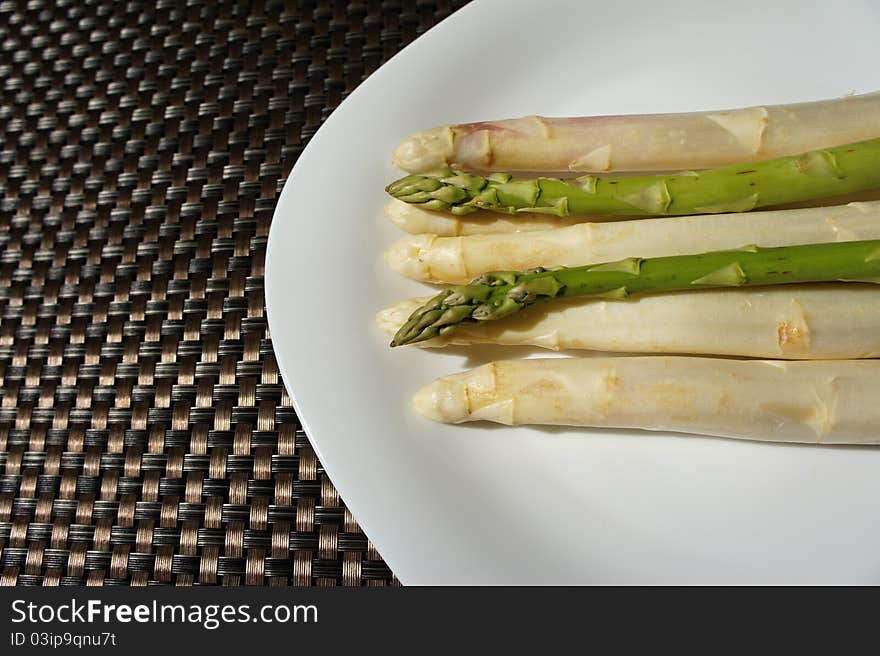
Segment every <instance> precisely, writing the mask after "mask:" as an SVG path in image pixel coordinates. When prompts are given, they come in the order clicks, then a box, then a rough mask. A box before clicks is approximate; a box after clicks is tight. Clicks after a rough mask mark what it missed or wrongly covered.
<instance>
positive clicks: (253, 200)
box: [0, 0, 464, 585]
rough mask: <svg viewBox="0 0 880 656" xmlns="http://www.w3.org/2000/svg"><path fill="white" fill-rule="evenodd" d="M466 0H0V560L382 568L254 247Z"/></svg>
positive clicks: (121, 579) (235, 577) (367, 580)
mask: <svg viewBox="0 0 880 656" xmlns="http://www.w3.org/2000/svg"><path fill="white" fill-rule="evenodd" d="M462 4H464V3H463V2H461V1H459V0H414V1H410V2H403V1H392V0H386V1H384V2H379V1H374V0H370V1H368V2H347V3H346V2H317V3H316V2H313V1H309V0H302V1H299V2H292V1H289V2H267V3H263V2H260V1H255V2H251V1H248V2H240V3H235V2H223V1H221V0H205V1H204V2H203V1H201V0H195V1H194V0H152V1H143V2H141V1H131V2H122V1H120V2H113V1H112V0H104V1H99V2H96V1H94V0H54V1H52V0H27V1H24V0H23V1H21V2H9V1H0V93H2V103H0V379H2V403H0V583H2V584H4V585H13V584H19V585H59V584H61V585H82V584H86V585H111V584H123V585H127V584H131V585H144V584H149V583H156V582H157V583H169V584H178V585H190V584H199V583H201V584H222V585H288V584H293V585H310V584H313V585H334V584H343V585H361V584H379V585H383V584H388V583H392V582H394V581H395V579H394V578H393V576H392V573H391V572H390V571H389V569H388V567H387V566H386V565H385V563H384V562H383V561H382V559H381V557H380V556H379V554H378V553H377V552H376V550H375V549H374V548H373V547H372V545H371V544H370V542H369V541H368V540H367V538H366V537H365V536H364V534H363V533H362V532H361V530H360V528H359V527H358V525H357V522H356V520H355V518H354V517H352V515H351V513H349V511H348V510H347V509H346V507H345V505H344V503H343V502H342V501H341V500H340V498H339V495H338V494H337V493H336V491H335V489H334V488H333V484H332V483H331V482H330V480H329V479H328V478H327V476H326V475H325V474H324V471H323V468H322V466H321V463H320V462H318V460H317V459H316V457H315V453H314V451H312V449H311V447H310V446H309V443H308V441H307V439H306V436H305V434H304V433H303V432H302V430H301V428H300V426H299V424H298V423H297V418H296V415H295V414H294V411H293V408H292V406H291V403H290V399H289V398H288V396H287V394H286V392H285V390H284V388H283V386H282V383H281V379H280V377H279V374H278V367H277V364H276V362H275V358H274V355H273V353H272V342H271V339H270V336H269V332H268V328H267V324H266V318H265V311H264V296H263V263H264V259H265V253H266V240H267V235H268V232H269V223H270V221H271V217H272V212H273V210H274V208H275V201H276V198H277V196H278V194H279V192H280V191H281V188H282V185H283V183H284V180H285V177H286V176H287V174H288V172H289V171H290V169H291V167H292V166H293V163H294V161H295V160H296V158H297V156H298V154H299V153H300V152H301V151H302V149H303V147H304V145H305V144H306V143H307V142H308V140H309V138H310V137H311V136H312V135H313V134H314V133H315V131H316V130H317V129H318V127H319V126H320V124H321V122H322V121H323V120H324V119H325V118H326V117H327V116H328V115H329V113H330V112H331V111H332V109H333V108H334V107H336V105H338V104H339V102H340V101H341V100H342V99H343V97H344V96H345V95H346V94H347V93H349V92H350V91H351V90H352V89H353V88H354V87H355V86H357V84H358V83H359V82H360V81H361V80H362V79H363V78H364V77H365V76H367V75H369V74H370V73H371V72H372V71H374V70H375V69H376V68H377V67H378V66H379V65H380V64H381V63H382V62H383V61H384V60H385V59H387V58H388V57H390V56H391V55H393V54H394V53H395V52H396V51H397V50H399V49H400V48H401V47H402V46H403V45H405V44H406V43H408V42H410V41H411V40H412V39H413V38H415V37H416V36H417V35H418V34H420V33H421V32H423V31H424V30H426V29H427V28H429V27H430V26H431V25H433V24H434V23H436V22H437V21H438V20H440V19H442V18H444V17H446V16H447V15H448V14H449V13H451V11H452V10H454V9H455V8H457V7H458V6H460V5H462Z"/></svg>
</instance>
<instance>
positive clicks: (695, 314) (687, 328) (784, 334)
mask: <svg viewBox="0 0 880 656" xmlns="http://www.w3.org/2000/svg"><path fill="white" fill-rule="evenodd" d="M426 300H427V298H414V299H409V300H407V301H403V302H401V303H397V304H395V305H392V306H389V307H387V308H385V309H384V310H382V311H381V312H379V313H378V314H377V315H376V322H377V323H378V325H379V327H380V328H381V329H382V330H383V331H385V332H386V333H388V334H389V335H393V334H394V333H396V332H397V330H398V329H399V328H400V326H402V325H403V323H404V322H405V321H406V320H407V318H408V317H409V316H410V314H412V312H413V311H414V310H415V309H416V308H418V307H420V306H421V305H422V304H423V303H424V302H425V301H426ZM469 344H501V345H505V346H521V345H528V346H539V347H542V348H547V349H552V350H559V349H591V350H594V351H616V352H625V353H692V354H699V355H729V356H742V357H754V358H785V359H793V360H802V359H813V360H815V359H851V358H852V359H854V358H875V357H880V286H877V285H857V284H852V283H849V284H827V285H786V286H779V287H764V288H753V289H712V290H702V291H696V292H681V293H674V294H657V295H654V296H643V297H640V298H635V299H628V300H614V301H606V300H601V299H599V300H597V299H589V298H570V299H562V300H559V301H556V302H554V303H552V304H547V305H538V306H532V307H530V308H526V309H525V310H522V311H521V312H518V313H516V314H514V315H512V316H510V317H508V318H506V319H505V320H504V321H482V322H478V323H465V324H461V325H460V326H459V327H458V328H457V329H456V330H454V331H453V332H452V333H450V334H449V335H448V336H445V337H436V338H434V339H431V340H428V341H426V342H420V343H419V346H424V347H433V348H440V347H443V346H447V345H469ZM878 429H880V427H878Z"/></svg>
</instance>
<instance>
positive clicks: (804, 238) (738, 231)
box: [385, 201, 880, 284]
mask: <svg viewBox="0 0 880 656" xmlns="http://www.w3.org/2000/svg"><path fill="white" fill-rule="evenodd" d="M878 238H880V201H871V202H865V203H849V204H847V205H839V206H834V207H811V208H807V209H796V210H775V211H766V212H749V213H746V214H715V215H712V216H700V217H671V218H662V219H650V220H639V221H617V222H613V223H578V224H575V225H571V226H567V227H565V228H554V229H552V230H540V231H535V232H523V233H507V234H491V235H468V236H461V237H437V236H436V235H409V236H406V237H403V238H402V239H400V240H398V241H397V242H395V243H394V244H392V245H391V247H390V248H389V249H388V250H387V251H385V261H386V262H387V263H388V265H389V266H390V267H391V268H392V269H394V270H395V271H397V272H398V273H401V274H402V275H404V276H407V277H409V278H413V279H415V280H423V281H426V282H442V283H451V284H464V283H467V282H468V281H470V280H472V279H473V278H474V277H476V276H478V275H480V274H482V273H485V272H487V271H523V270H526V269H531V268H533V267H537V266H546V267H551V266H582V265H586V264H596V263H600V262H610V261H613V260H619V259H622V258H625V257H659V256H666V255H689V254H694V253H703V252H707V251H717V250H725V249H731V248H740V247H742V246H745V245H748V244H755V245H757V246H764V247H772V246H793V245H797V244H811V243H825V242H832V241H856V240H861V239H878Z"/></svg>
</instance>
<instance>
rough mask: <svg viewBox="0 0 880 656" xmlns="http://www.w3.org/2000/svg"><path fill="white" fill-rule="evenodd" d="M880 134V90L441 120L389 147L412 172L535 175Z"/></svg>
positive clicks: (774, 152) (719, 162)
mask: <svg viewBox="0 0 880 656" xmlns="http://www.w3.org/2000/svg"><path fill="white" fill-rule="evenodd" d="M875 137H880V93H871V94H866V95H860V96H848V97H845V98H835V99H831V100H822V101H818V102H809V103H798V104H789V105H775V106H773V105H770V106H762V107H749V108H745V109H734V110H722V111H711V112H690V113H680V114H647V115H627V116H593V117H577V118H544V117H540V116H528V117H525V118H518V119H507V120H502V121H487V122H482V123H465V124H460V125H447V126H442V127H437V128H432V129H430V130H425V131H423V132H418V133H416V134H414V135H412V136H410V137H409V138H407V139H406V140H404V141H403V142H402V143H401V144H400V145H399V146H398V147H397V149H396V150H395V151H394V154H393V156H392V161H393V162H394V164H395V165H396V166H398V167H399V168H402V169H404V170H406V171H409V172H412V173H418V172H422V171H427V170H430V169H437V168H443V167H447V166H452V167H455V168H463V169H472V170H481V171H489V170H491V171H506V172H519V171H529V172H540V173H543V174H545V175H546V174H548V173H554V174H566V173H572V172H575V173H602V172H606V171H663V170H675V169H692V168H708V167H714V166H723V165H725V164H736V163H740V162H749V161H758V160H763V159H771V158H774V157H783V156H786V155H795V154H797V153H803V152H807V151H809V150H815V149H818V148H826V147H829V146H837V145H840V144H845V143H851V142H855V141H862V140H865V139H871V138H875Z"/></svg>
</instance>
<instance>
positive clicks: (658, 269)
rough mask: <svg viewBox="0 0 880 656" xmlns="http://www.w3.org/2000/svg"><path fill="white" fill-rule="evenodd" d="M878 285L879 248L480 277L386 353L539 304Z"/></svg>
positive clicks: (784, 250) (435, 301) (774, 251)
mask: <svg viewBox="0 0 880 656" xmlns="http://www.w3.org/2000/svg"><path fill="white" fill-rule="evenodd" d="M838 280H839V281H846V282H872V283H873V282H880V240H869V241H851V242H839V243H828V244H808V245H801V246H782V247H778V248H758V247H757V246H746V247H743V248H741V249H739V250H733V251H716V252H711V253H703V254H700V255H677V256H670V257H656V258H649V259H641V258H637V257H630V258H627V259H624V260H620V261H618V262H610V263H605V264H593V265H589V266H584V267H573V268H565V267H559V268H557V269H550V270H548V269H541V268H539V269H534V270H531V271H525V272H522V273H518V272H515V271H498V272H494V273H486V274H483V275H482V276H480V277H478V278H477V279H475V280H474V281H473V282H471V283H470V284H469V285H462V286H457V287H452V288H450V289H446V290H444V291H442V292H441V293H439V294H438V295H436V296H434V297H433V298H432V299H431V300H430V301H428V302H427V303H426V304H425V305H423V306H422V307H421V308H419V309H418V310H416V311H415V312H413V314H412V316H410V318H409V319H408V320H407V322H406V323H405V324H404V325H403V326H402V327H401V328H400V330H399V331H397V334H396V335H395V336H394V339H393V340H392V341H391V346H400V345H403V344H412V343H416V342H421V341H424V340H427V339H431V338H433V337H437V336H438V335H447V334H449V333H450V332H451V331H453V330H455V328H456V326H458V325H459V324H461V323H462V322H466V321H489V320H495V319H501V318H503V317H506V316H509V315H511V314H514V313H515V312H518V311H519V310H521V309H522V308H524V307H527V306H529V305H532V304H533V303H536V302H538V301H544V300H551V299H555V298H568V297H573V296H593V297H607V298H617V299H622V298H627V297H628V296H634V295H638V294H648V293H658V292H674V291H685V290H694V289H707V288H713V287H743V286H753V285H781V284H791V283H805V282H829V281H838Z"/></svg>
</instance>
